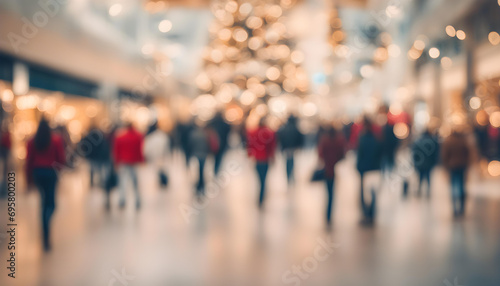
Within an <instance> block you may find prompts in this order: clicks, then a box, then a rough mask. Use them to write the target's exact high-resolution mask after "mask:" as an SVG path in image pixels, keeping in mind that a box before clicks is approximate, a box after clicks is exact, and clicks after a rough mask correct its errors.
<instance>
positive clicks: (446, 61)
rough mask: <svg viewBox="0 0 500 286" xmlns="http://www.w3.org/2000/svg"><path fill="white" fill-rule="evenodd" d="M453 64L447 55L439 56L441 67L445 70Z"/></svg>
mask: <svg viewBox="0 0 500 286" xmlns="http://www.w3.org/2000/svg"><path fill="white" fill-rule="evenodd" d="M452 65H453V61H452V60H451V59H450V58H449V57H442V58H441V67H442V68H443V69H445V70H449V69H450V68H451V66H452Z"/></svg>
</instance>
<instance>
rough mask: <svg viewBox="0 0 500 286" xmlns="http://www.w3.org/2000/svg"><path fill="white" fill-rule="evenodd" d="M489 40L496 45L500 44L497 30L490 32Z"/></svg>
mask: <svg viewBox="0 0 500 286" xmlns="http://www.w3.org/2000/svg"><path fill="white" fill-rule="evenodd" d="M488 40H489V41H490V43H491V44H492V45H494V46H496V45H498V44H500V35H498V33H497V32H491V33H489V35H488Z"/></svg>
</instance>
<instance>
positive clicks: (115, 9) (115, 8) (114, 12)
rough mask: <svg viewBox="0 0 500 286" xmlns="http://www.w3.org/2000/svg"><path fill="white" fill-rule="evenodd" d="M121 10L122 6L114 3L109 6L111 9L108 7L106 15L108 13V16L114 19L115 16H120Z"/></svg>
mask: <svg viewBox="0 0 500 286" xmlns="http://www.w3.org/2000/svg"><path fill="white" fill-rule="evenodd" d="M122 10H123V6H122V4H120V3H115V4H113V5H111V7H109V11H108V13H109V16H111V17H115V16H118V15H120V13H121V12H122Z"/></svg>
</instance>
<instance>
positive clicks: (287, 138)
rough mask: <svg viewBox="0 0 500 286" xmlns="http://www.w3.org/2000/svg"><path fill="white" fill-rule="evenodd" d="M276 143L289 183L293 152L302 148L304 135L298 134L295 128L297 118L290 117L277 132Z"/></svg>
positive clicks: (292, 165) (291, 174)
mask: <svg viewBox="0 0 500 286" xmlns="http://www.w3.org/2000/svg"><path fill="white" fill-rule="evenodd" d="M277 137H278V141H279V143H280V146H281V150H282V152H283V154H284V156H285V157H286V177H287V180H288V183H290V182H291V181H292V180H293V178H294V176H293V167H294V158H293V157H294V155H295V151H296V150H297V149H299V148H300V147H302V145H303V142H304V135H302V133H300V131H299V128H298V127H297V118H296V117H295V116H290V117H289V118H288V120H287V122H286V123H285V124H284V125H283V126H282V127H281V128H280V129H279V130H278V132H277Z"/></svg>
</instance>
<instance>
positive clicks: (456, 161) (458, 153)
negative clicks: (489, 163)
mask: <svg viewBox="0 0 500 286" xmlns="http://www.w3.org/2000/svg"><path fill="white" fill-rule="evenodd" d="M471 153H472V152H471V148H470V147H469V144H468V143H467V138H466V136H465V134H464V133H463V132H459V131H456V130H455V131H453V132H452V134H451V135H450V136H448V138H446V139H445V141H444V142H443V147H442V153H441V157H442V162H443V166H444V167H445V168H446V169H447V170H448V171H449V173H450V181H451V197H452V207H453V214H454V216H463V215H464V213H465V199H466V190H465V176H466V172H467V167H468V166H469V164H470V157H471Z"/></svg>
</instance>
